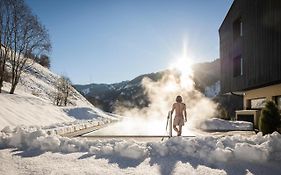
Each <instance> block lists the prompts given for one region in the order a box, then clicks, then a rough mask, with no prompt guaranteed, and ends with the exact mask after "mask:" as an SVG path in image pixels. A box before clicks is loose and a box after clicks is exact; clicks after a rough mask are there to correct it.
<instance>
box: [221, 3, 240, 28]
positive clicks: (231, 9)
mask: <svg viewBox="0 0 281 175" xmlns="http://www.w3.org/2000/svg"><path fill="white" fill-rule="evenodd" d="M236 1H237V0H233V3H232V4H231V6H230V8H229V10H228V12H227V13H226V15H225V17H224V19H223V21H222V23H221V25H220V27H219V30H220V29H221V27H222V25H223V24H224V22H225V20H226V18H227V16H228V14H229V12H230V11H231V10H232V8H233V6H234V4H235V3H236Z"/></svg>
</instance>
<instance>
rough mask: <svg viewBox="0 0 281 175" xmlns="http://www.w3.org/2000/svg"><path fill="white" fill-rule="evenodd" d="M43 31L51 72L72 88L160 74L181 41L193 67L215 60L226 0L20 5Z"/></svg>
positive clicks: (46, 0)
mask: <svg viewBox="0 0 281 175" xmlns="http://www.w3.org/2000/svg"><path fill="white" fill-rule="evenodd" d="M25 1H26V3H27V4H28V6H29V7H30V8H31V9H32V11H33V13H34V14H36V15H37V16H38V17H39V19H40V21H41V23H42V24H43V25H45V27H46V28H47V29H48V31H49V34H50V37H51V41H52V47H53V48H52V52H51V54H50V57H51V70H52V71H54V72H55V73H57V74H63V75H66V76H68V77H69V78H70V79H71V81H72V82H73V83H74V84H90V83H116V82H120V81H124V80H131V79H133V78H135V77H136V76H139V75H141V74H145V73H151V72H157V71H161V70H164V69H166V68H167V67H168V66H169V65H170V64H172V63H173V62H174V61H175V60H176V59H177V56H178V55H180V53H181V52H182V50H183V42H186V43H187V45H186V47H187V50H188V53H187V55H190V57H192V59H193V62H206V61H212V60H215V59H216V58H219V34H218V29H219V27H220V25H221V23H222V21H223V19H224V17H225V15H226V13H227V11H228V10H229V8H230V6H231V4H232V0H174V1H171V0H25Z"/></svg>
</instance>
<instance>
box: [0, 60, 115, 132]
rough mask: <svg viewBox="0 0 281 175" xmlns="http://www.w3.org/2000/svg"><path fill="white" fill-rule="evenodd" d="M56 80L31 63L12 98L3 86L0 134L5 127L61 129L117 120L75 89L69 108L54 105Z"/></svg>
mask: <svg viewBox="0 0 281 175" xmlns="http://www.w3.org/2000/svg"><path fill="white" fill-rule="evenodd" d="M58 78H59V76H58V75H56V74H54V73H52V72H51V71H50V70H48V69H46V68H44V67H42V66H41V65H39V64H37V63H34V64H33V65H32V66H31V67H30V68H28V70H26V71H25V72H24V73H23V74H22V77H21V79H20V83H19V85H18V86H17V89H16V91H15V94H12V95H11V94H9V93H8V91H9V89H10V84H9V83H5V84H4V87H3V93H1V94H0V131H1V130H2V129H3V128H4V127H6V126H10V127H15V126H17V125H26V126H30V125H37V126H49V125H52V126H53V127H54V126H56V125H58V126H60V127H61V125H67V126H69V125H73V124H77V123H78V122H79V121H80V120H93V121H105V120H112V119H116V116H114V115H108V114H107V113H105V112H103V111H101V110H99V109H97V108H95V107H94V106H93V105H92V104H90V103H89V102H88V101H87V100H86V99H85V98H84V97H83V96H82V95H81V94H79V93H78V92H77V91H76V90H75V89H73V93H72V96H71V97H70V99H69V100H70V102H71V103H70V105H69V106H67V107H58V106H56V105H54V104H53V102H54V94H55V92H56V88H55V84H56V81H57V79H58ZM81 122H82V123H84V121H81Z"/></svg>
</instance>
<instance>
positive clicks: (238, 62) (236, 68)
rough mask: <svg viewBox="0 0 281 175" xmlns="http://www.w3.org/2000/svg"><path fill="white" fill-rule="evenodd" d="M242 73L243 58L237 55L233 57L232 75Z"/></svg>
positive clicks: (235, 75)
mask: <svg viewBox="0 0 281 175" xmlns="http://www.w3.org/2000/svg"><path fill="white" fill-rule="evenodd" d="M242 75H243V58H242V57H241V55H240V56H237V57H235V58H234V59H233V76H234V77H238V76H242Z"/></svg>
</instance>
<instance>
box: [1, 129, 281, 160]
mask: <svg viewBox="0 0 281 175" xmlns="http://www.w3.org/2000/svg"><path fill="white" fill-rule="evenodd" d="M280 145H281V135H280V134H279V133H277V132H275V133H273V134H271V135H266V136H262V134H261V133H259V134H257V135H254V136H251V137H244V136H226V137H222V138H217V137H212V136H208V137H194V138H182V137H173V138H171V139H169V140H167V141H165V142H149V143H138V142H135V141H127V140H121V139H109V140H105V141H99V140H87V139H81V138H80V139H69V138H65V137H61V136H59V135H55V134H51V135H48V134H47V132H46V131H45V130H42V129H40V128H34V127H33V128H22V127H18V128H16V129H15V130H14V131H10V132H1V133H0V148H18V149H19V150H22V151H28V150H33V151H34V150H35V151H39V152H48V151H50V152H61V153H73V152H87V153H89V154H91V155H93V156H96V157H101V158H106V159H117V160H118V159H121V160H120V161H122V159H127V160H135V161H139V162H142V161H143V160H145V159H146V158H153V157H159V156H160V157H163V156H169V157H172V158H175V159H177V160H183V159H186V158H197V159H201V160H206V161H208V162H217V161H219V162H226V161H235V160H243V161H246V162H265V161H281V147H280Z"/></svg>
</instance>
